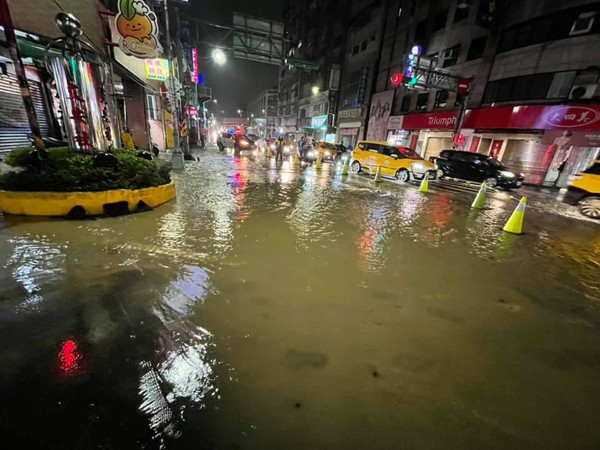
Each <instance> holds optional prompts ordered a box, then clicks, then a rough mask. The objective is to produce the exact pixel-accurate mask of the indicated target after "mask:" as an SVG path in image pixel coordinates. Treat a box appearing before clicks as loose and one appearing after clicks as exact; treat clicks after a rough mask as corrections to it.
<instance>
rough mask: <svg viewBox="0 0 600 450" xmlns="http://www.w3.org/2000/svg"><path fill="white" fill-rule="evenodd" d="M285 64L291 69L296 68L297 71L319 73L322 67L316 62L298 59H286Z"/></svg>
mask: <svg viewBox="0 0 600 450" xmlns="http://www.w3.org/2000/svg"><path fill="white" fill-rule="evenodd" d="M285 63H286V64H287V65H288V66H290V67H294V68H296V69H304V70H314V71H317V70H319V67H320V64H319V63H318V62H316V61H306V60H302V59H296V58H286V59H285Z"/></svg>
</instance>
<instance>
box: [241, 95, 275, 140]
mask: <svg viewBox="0 0 600 450" xmlns="http://www.w3.org/2000/svg"><path fill="white" fill-rule="evenodd" d="M278 98H279V93H278V91H277V88H271V89H265V90H264V91H262V92H261V93H260V94H258V96H257V97H256V99H254V100H253V101H252V102H251V103H250V104H249V105H248V116H249V117H250V123H251V128H255V129H256V133H255V134H257V135H259V136H263V135H265V136H266V135H269V134H270V135H273V134H275V133H276V132H277V129H278V125H279V121H278V114H277V108H278Z"/></svg>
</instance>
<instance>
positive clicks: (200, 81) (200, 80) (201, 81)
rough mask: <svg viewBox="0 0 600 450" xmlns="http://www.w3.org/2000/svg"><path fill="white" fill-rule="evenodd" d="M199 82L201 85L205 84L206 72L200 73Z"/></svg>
mask: <svg viewBox="0 0 600 450" xmlns="http://www.w3.org/2000/svg"><path fill="white" fill-rule="evenodd" d="M198 84H199V85H200V86H204V74H202V73H199V74H198Z"/></svg>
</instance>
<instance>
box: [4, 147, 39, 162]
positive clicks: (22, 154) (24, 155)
mask: <svg viewBox="0 0 600 450" xmlns="http://www.w3.org/2000/svg"><path fill="white" fill-rule="evenodd" d="M32 151H33V147H17V148H15V149H14V150H13V151H12V152H10V153H9V154H8V156H7V157H6V160H5V161H4V162H5V163H6V164H8V165H9V166H13V167H28V166H29V164H30V162H31V158H30V156H29V154H30V153H31V152H32Z"/></svg>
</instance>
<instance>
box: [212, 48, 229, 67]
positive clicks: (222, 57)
mask: <svg viewBox="0 0 600 450" xmlns="http://www.w3.org/2000/svg"><path fill="white" fill-rule="evenodd" d="M211 56H212V59H213V61H214V62H215V64H217V65H219V66H222V65H223V64H225V63H226V62H227V55H226V54H225V52H224V51H223V50H221V49H220V48H215V49H214V50H213V51H212V54H211Z"/></svg>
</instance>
